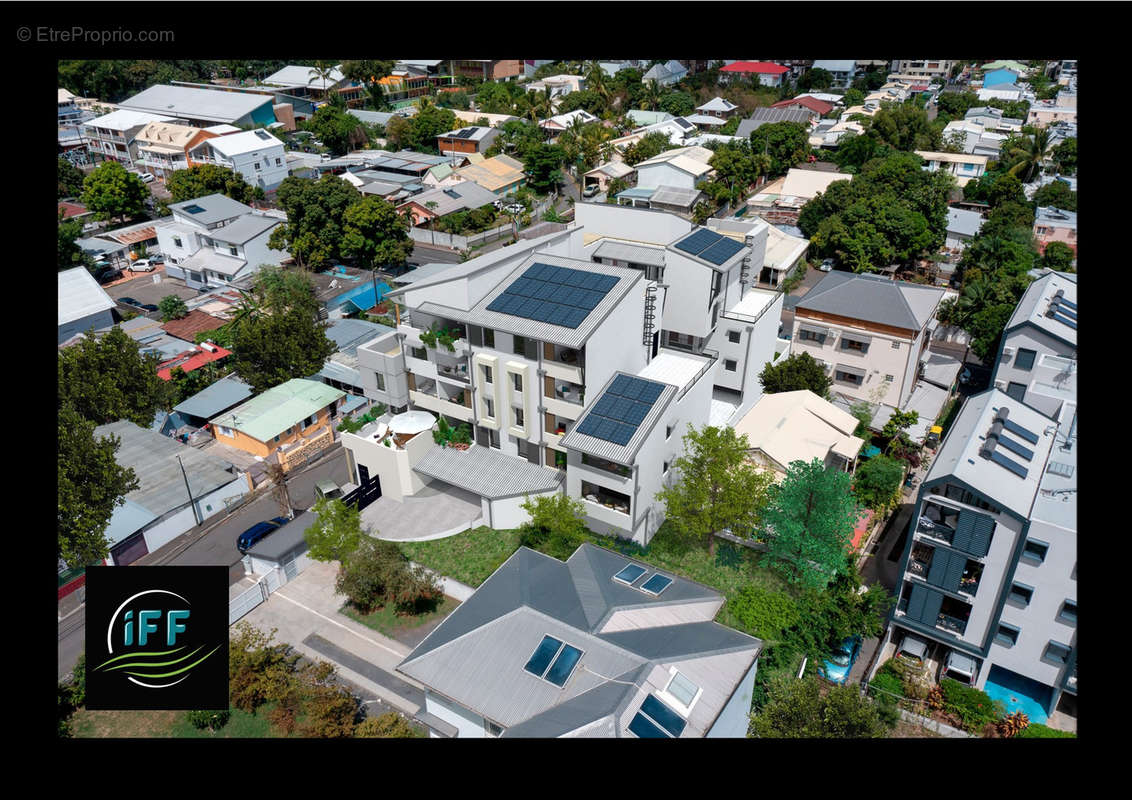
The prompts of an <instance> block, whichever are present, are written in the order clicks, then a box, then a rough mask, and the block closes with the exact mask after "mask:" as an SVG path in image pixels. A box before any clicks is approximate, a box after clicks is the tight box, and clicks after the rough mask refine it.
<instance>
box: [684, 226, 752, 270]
mask: <svg viewBox="0 0 1132 800" xmlns="http://www.w3.org/2000/svg"><path fill="white" fill-rule="evenodd" d="M675 247H676V249H677V250H683V251H684V252H685V253H688V254H689V255H693V256H696V257H697V258H701V259H703V260H704V261H707V262H708V263H709V264H715V265H716V266H719V265H720V264H723V263H725V262H726V261H727V260H728V259H729V258H732V257H733V256H734V255H735V254H736V253H739V252H740V251H741V250H742V249H743V247H744V245H741V244H739V243H738V242H737V241H735V240H734V239H730V238H728V237H726V236H720V235H719V234H718V233H716V232H715V231H709V230H708V229H707V228H700V229H699V230H698V231H696V232H695V233H693V234H691V235H689V236H685V237H684V238H683V239H681V240H680V241H678V242H677V243H676V245H675Z"/></svg>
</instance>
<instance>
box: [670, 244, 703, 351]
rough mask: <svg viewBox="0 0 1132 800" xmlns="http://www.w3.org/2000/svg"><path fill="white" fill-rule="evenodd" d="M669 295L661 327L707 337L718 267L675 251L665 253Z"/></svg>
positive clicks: (687, 334)
mask: <svg viewBox="0 0 1132 800" xmlns="http://www.w3.org/2000/svg"><path fill="white" fill-rule="evenodd" d="M664 261H665V266H664V282H665V283H667V284H668V286H669V291H668V293H667V296H666V298H665V304H664V313H663V314H662V315H661V326H662V327H663V328H664V330H666V331H676V332H677V333H682V334H684V335H686V336H697V337H700V338H704V337H706V336H707V335H708V334H709V333H710V332H711V306H710V305H709V303H708V300H709V299H710V297H711V287H712V281H713V280H714V279H715V274H716V273H715V270H713V269H712V268H711V267H708V266H706V265H704V264H701V263H699V262H698V261H693V260H692V259H690V258H687V257H685V256H683V255H680V254H678V253H675V252H673V251H671V250H669V251H668V252H666V253H665V256H664Z"/></svg>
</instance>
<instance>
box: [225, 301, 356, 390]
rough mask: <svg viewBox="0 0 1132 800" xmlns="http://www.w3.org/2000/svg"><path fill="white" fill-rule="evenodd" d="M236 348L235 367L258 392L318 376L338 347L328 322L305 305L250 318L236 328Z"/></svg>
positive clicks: (234, 342) (234, 339)
mask: <svg viewBox="0 0 1132 800" xmlns="http://www.w3.org/2000/svg"><path fill="white" fill-rule="evenodd" d="M233 347H234V350H235V354H234V356H233V359H234V360H233V363H232V367H233V369H234V370H235V371H236V372H237V373H238V374H239V376H240V377H241V378H243V380H244V381H246V382H247V383H248V384H249V385H251V387H252V388H253V389H254V390H255V393H256V394H259V393H260V392H263V391H265V390H267V389H270V388H272V387H273V386H278V385H279V384H281V383H286V382H287V381H289V380H291V379H292V378H307V377H310V376H311V375H314V374H315V373H316V372H318V371H319V370H320V369H322V365H323V363H324V362H325V361H326V359H327V358H329V357H330V356H331V355H333V354H334V352H335V351H337V349H338V347H337V345H335V344H334V342H333V341H331V340H330V339H328V338H327V337H326V323H323V322H318V321H317V319H316V317H315V316H314V315H312V314H311V313H310V312H309V311H308V310H307V309H303V308H292V309H290V310H288V311H286V312H283V313H273V314H270V315H261V316H259V317H255V318H252V319H250V320H248V321H247V322H245V323H244V324H243V325H241V326H240V327H239V328H237V329H236V331H235V334H234V336H233Z"/></svg>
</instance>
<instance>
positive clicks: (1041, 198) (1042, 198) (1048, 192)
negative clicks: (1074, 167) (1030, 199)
mask: <svg viewBox="0 0 1132 800" xmlns="http://www.w3.org/2000/svg"><path fill="white" fill-rule="evenodd" d="M1034 204H1035V205H1036V206H1037V207H1039V208H1048V207H1050V206H1052V207H1053V208H1060V209H1061V210H1062V211H1073V212H1076V211H1077V193H1076V192H1075V191H1073V190H1072V189H1070V188H1069V184H1067V183H1066V182H1065V181H1051V182H1049V183H1047V184H1046V185H1045V186H1043V187H1041V188H1040V189H1038V191H1037V192H1035V193H1034Z"/></svg>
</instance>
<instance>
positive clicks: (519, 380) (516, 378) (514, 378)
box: [511, 372, 523, 392]
mask: <svg viewBox="0 0 1132 800" xmlns="http://www.w3.org/2000/svg"><path fill="white" fill-rule="evenodd" d="M511 383H513V384H514V385H515V391H516V392H521V391H523V376H522V375H520V374H519V373H517V372H512V373H511Z"/></svg>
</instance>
